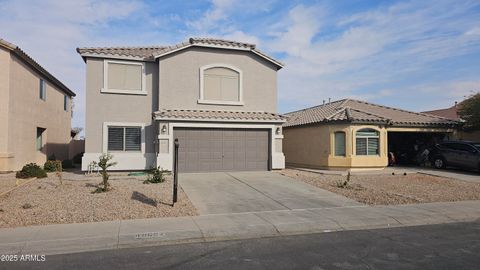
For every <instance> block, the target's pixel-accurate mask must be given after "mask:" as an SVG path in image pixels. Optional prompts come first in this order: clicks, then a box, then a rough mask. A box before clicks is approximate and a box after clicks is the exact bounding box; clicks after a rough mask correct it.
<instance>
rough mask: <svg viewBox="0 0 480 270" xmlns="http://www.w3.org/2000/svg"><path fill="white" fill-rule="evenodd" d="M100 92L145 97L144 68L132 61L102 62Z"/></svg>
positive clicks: (142, 65) (140, 63)
mask: <svg viewBox="0 0 480 270" xmlns="http://www.w3.org/2000/svg"><path fill="white" fill-rule="evenodd" d="M103 71H104V82H103V89H102V92H106V93H119V94H136V95H146V94H147V90H146V87H145V66H144V63H142V62H134V61H117V60H105V61H104V70H103Z"/></svg>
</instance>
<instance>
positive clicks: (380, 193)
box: [279, 169, 480, 205]
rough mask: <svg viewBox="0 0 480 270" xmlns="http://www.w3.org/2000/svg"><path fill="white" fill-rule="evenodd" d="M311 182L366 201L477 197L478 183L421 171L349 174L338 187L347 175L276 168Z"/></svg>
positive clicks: (383, 201) (380, 203) (369, 202)
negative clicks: (396, 173)
mask: <svg viewBox="0 0 480 270" xmlns="http://www.w3.org/2000/svg"><path fill="white" fill-rule="evenodd" d="M279 173H280V174H282V175H285V176H289V177H291V178H294V179H297V180H300V181H303V182H305V183H308V184H311V185H313V186H316V187H319V188H323V189H326V190H329V191H331V192H334V193H337V194H340V195H343V196H345V197H348V198H351V199H354V200H356V201H358V202H361V203H365V204H369V205H392V204H410V203H428V202H449V201H465V200H480V184H479V183H470V182H464V181H460V180H454V179H449V178H442V177H435V176H429V175H423V174H408V175H406V176H404V175H352V176H351V180H350V184H349V185H348V187H347V188H339V187H337V182H339V181H342V180H345V179H346V176H340V175H324V174H318V173H312V172H306V171H300V170H294V169H285V170H282V171H280V172H279Z"/></svg>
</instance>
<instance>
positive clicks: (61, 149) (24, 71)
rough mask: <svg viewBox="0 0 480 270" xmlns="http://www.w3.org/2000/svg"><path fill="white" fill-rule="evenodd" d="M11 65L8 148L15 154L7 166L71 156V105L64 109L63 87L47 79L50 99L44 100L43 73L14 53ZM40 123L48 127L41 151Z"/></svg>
mask: <svg viewBox="0 0 480 270" xmlns="http://www.w3.org/2000/svg"><path fill="white" fill-rule="evenodd" d="M2 69H3V67H2ZM9 69H10V76H9V99H8V135H7V139H8V150H7V151H8V152H9V153H11V155H13V157H11V158H10V159H9V164H8V168H7V170H19V169H21V167H22V166H23V165H25V164H26V163H30V162H35V163H37V164H39V165H43V163H44V162H45V161H46V159H47V157H48V156H50V155H52V154H55V156H56V158H57V159H67V158H68V142H69V141H70V128H71V127H70V123H71V109H70V107H69V109H68V111H64V109H63V99H64V93H63V91H61V90H60V89H58V88H57V87H56V86H54V85H52V84H51V83H50V82H48V81H45V82H46V100H45V101H44V100H41V99H40V98H39V84H40V78H41V76H40V75H39V74H38V73H37V72H36V71H35V70H34V69H32V68H31V67H30V66H28V65H27V64H25V63H24V62H23V61H22V60H20V59H19V58H17V57H16V56H15V55H13V54H11V61H10V64H9ZM2 100H3V98H2ZM70 104H71V101H70V100H69V105H70ZM37 127H41V128H45V129H46V131H45V132H44V137H43V143H44V144H43V147H42V149H41V151H37V150H36V135H37ZM4 169H5V168H4Z"/></svg>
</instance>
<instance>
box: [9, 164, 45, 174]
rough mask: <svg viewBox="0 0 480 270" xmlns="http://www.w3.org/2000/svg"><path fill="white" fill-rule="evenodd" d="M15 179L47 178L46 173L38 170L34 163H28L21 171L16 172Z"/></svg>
mask: <svg viewBox="0 0 480 270" xmlns="http://www.w3.org/2000/svg"><path fill="white" fill-rule="evenodd" d="M16 177H17V178H31V177H37V178H44V177H47V173H46V172H45V170H43V169H42V168H40V166H38V165H37V164H35V163H29V164H27V165H25V166H23V168H22V170H21V171H18V172H17V174H16Z"/></svg>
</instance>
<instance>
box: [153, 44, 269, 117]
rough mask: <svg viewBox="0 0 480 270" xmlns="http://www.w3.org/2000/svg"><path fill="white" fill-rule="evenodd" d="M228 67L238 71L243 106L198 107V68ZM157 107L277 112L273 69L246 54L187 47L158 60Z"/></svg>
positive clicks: (204, 105)
mask: <svg viewBox="0 0 480 270" xmlns="http://www.w3.org/2000/svg"><path fill="white" fill-rule="evenodd" d="M210 64H228V65H231V66H234V67H236V68H238V69H240V70H241V71H242V74H243V101H244V105H242V106H238V105H236V106H234V105H212V104H199V103H198V99H199V97H200V68H201V67H202V66H205V65H210ZM159 72H160V86H159V87H160V95H159V105H160V108H163V109H191V110H194V109H195V110H235V111H265V112H274V113H275V112H277V69H276V66H275V65H273V64H272V63H270V62H268V61H266V60H265V59H263V58H261V57H259V56H257V55H255V54H253V53H251V52H248V51H239V50H224V49H214V48H199V47H193V48H188V49H185V50H182V51H179V52H177V53H173V54H170V55H167V56H165V57H162V58H160V61H159Z"/></svg>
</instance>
